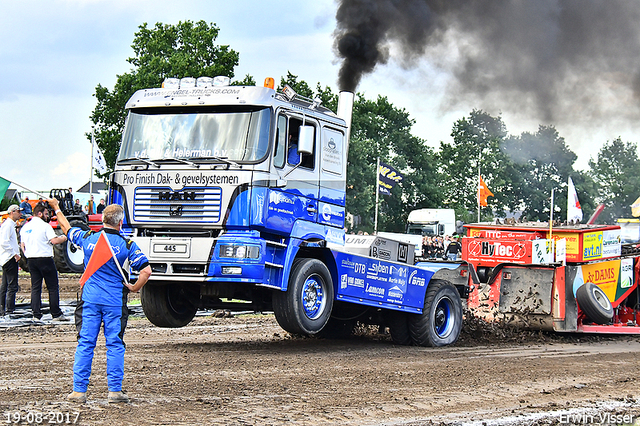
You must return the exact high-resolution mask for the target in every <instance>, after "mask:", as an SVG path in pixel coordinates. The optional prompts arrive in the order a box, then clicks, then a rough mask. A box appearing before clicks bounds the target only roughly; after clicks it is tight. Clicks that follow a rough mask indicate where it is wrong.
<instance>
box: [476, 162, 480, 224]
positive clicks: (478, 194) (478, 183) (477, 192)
mask: <svg viewBox="0 0 640 426" xmlns="http://www.w3.org/2000/svg"><path fill="white" fill-rule="evenodd" d="M476 186H477V188H476V198H477V201H478V223H480V159H478V180H477V185H476Z"/></svg>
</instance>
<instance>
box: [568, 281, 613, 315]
mask: <svg viewBox="0 0 640 426" xmlns="http://www.w3.org/2000/svg"><path fill="white" fill-rule="evenodd" d="M576 300H577V301H578V305H579V306H580V309H581V310H582V312H584V314H585V315H586V316H587V318H589V319H590V320H591V321H593V322H595V323H596V324H601V325H602V324H607V323H609V322H611V320H612V319H613V306H611V302H610V301H609V298H608V297H607V295H606V294H605V293H604V291H602V289H601V288H600V287H598V286H597V285H595V284H593V283H584V284H583V285H582V286H580V287H579V288H578V290H577V291H576Z"/></svg>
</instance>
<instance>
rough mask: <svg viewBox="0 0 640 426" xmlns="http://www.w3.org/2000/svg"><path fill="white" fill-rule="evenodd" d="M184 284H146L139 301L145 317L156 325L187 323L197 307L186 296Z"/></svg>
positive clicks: (170, 325) (172, 325) (183, 324)
mask: <svg viewBox="0 0 640 426" xmlns="http://www.w3.org/2000/svg"><path fill="white" fill-rule="evenodd" d="M187 290H188V289H187V288H186V285H185V284H175V283H171V284H151V283H149V284H147V285H145V286H144V287H142V291H141V293H140V302H141V303H142V310H143V311H144V314H145V316H146V317H147V319H148V320H149V321H150V322H151V323H152V324H154V325H156V326H158V327H165V328H178V327H184V326H185V325H187V324H189V323H190V322H191V320H192V319H193V317H194V316H195V315H196V312H197V310H198V307H197V306H195V305H194V304H193V303H191V301H190V300H189V297H188V291H187Z"/></svg>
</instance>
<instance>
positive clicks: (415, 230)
mask: <svg viewBox="0 0 640 426" xmlns="http://www.w3.org/2000/svg"><path fill="white" fill-rule="evenodd" d="M454 232H456V212H455V210H453V209H419V210H413V211H412V212H411V213H409V218H408V219H407V234H414V235H427V236H435V235H453V233H454Z"/></svg>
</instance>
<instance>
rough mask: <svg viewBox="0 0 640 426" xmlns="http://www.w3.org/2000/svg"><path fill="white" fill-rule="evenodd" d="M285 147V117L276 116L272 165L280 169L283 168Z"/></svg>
mask: <svg viewBox="0 0 640 426" xmlns="http://www.w3.org/2000/svg"><path fill="white" fill-rule="evenodd" d="M286 146H287V117H285V116H284V115H280V116H278V128H277V130H276V147H275V152H274V153H273V164H274V165H275V166H276V167H277V168H279V169H281V168H283V167H284V158H285V155H284V154H285V152H286Z"/></svg>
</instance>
